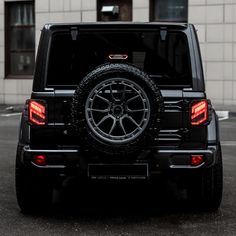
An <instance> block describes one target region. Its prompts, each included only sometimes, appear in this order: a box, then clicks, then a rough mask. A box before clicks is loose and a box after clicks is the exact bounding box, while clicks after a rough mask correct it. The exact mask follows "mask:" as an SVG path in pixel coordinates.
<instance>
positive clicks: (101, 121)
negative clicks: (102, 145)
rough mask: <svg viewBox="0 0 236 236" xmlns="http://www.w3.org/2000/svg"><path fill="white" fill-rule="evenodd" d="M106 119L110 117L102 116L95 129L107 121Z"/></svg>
mask: <svg viewBox="0 0 236 236" xmlns="http://www.w3.org/2000/svg"><path fill="white" fill-rule="evenodd" d="M108 118H111V116H110V115H107V116H104V117H103V118H102V119H101V120H100V121H99V122H98V123H97V124H96V127H98V126H99V125H101V124H102V123H103V122H104V121H105V120H107V119H108Z"/></svg>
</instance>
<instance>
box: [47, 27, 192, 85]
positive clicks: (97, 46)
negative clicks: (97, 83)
mask: <svg viewBox="0 0 236 236" xmlns="http://www.w3.org/2000/svg"><path fill="white" fill-rule="evenodd" d="M117 55H122V58H123V60H121V59H117V60H116V59H114V58H116V56H117ZM119 57H120V56H119ZM126 57H127V58H126ZM124 58H126V59H124ZM114 62H118V63H119V62H121V63H131V64H134V65H136V66H137V67H139V68H140V69H142V70H144V71H145V72H146V73H148V74H149V75H150V76H151V77H153V78H154V79H155V80H156V81H157V84H160V85H181V86H190V85H191V81H192V78H191V68H190V59H189V49H188V43H187V38H186V35H185V34H184V33H182V32H169V33H168V34H167V36H166V38H165V40H163V38H162V37H161V36H160V33H159V32H158V31H156V32H133V31H131V32H127V31H126V32H120V31H119V32H79V34H78V38H77V40H72V36H71V34H70V33H54V35H53V36H52V43H51V48H50V57H49V67H48V79H47V84H48V85H49V86H50V85H51V86H54V85H77V84H78V83H79V81H80V80H81V79H82V78H83V77H84V76H86V75H87V74H88V73H89V72H91V71H92V70H93V69H95V68H96V67H97V66H99V65H101V64H104V63H114Z"/></svg>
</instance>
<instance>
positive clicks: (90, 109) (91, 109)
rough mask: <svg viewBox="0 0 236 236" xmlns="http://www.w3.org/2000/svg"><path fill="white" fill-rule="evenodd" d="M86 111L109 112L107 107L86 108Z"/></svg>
mask: <svg viewBox="0 0 236 236" xmlns="http://www.w3.org/2000/svg"><path fill="white" fill-rule="evenodd" d="M87 111H95V112H101V113H107V112H109V109H104V110H101V109H94V108H88V109H87Z"/></svg>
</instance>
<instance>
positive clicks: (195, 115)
mask: <svg viewBox="0 0 236 236" xmlns="http://www.w3.org/2000/svg"><path fill="white" fill-rule="evenodd" d="M206 121H208V102H207V101H206V100H203V101H200V102H198V103H195V104H193V105H192V108H191V124H192V125H201V124H204V123H205V122H206Z"/></svg>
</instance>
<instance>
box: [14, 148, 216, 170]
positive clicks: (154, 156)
mask: <svg viewBox="0 0 236 236" xmlns="http://www.w3.org/2000/svg"><path fill="white" fill-rule="evenodd" d="M217 148H218V147H217V146H216V145H215V146H208V148H207V149H204V150H158V149H151V150H148V151H144V152H142V153H141V154H140V156H137V157H135V158H132V160H128V158H126V159H125V160H123V159H122V160H121V161H117V159H116V160H113V159H112V158H111V159H109V160H108V159H103V160H101V159H99V160H98V159H97V158H91V157H89V156H86V157H85V156H84V155H83V154H82V153H81V152H80V150H79V148H71V149H57V150H49V149H48V150H44V149H31V148H30V147H29V146H23V147H21V148H19V149H20V150H19V149H18V158H20V160H21V162H22V163H23V164H24V165H25V166H28V167H29V168H34V169H38V170H45V171H48V172H53V171H55V172H57V173H58V172H59V173H67V174H69V173H70V172H74V173H84V174H87V173H88V169H89V166H90V165H93V164H94V165H98V164H99V165H124V164H128V165H137V164H148V173H149V174H152V173H157V172H160V171H165V170H168V171H174V170H179V171H181V170H192V169H204V168H208V167H210V166H212V165H214V164H216V163H217V155H216V153H217ZM36 155H45V156H46V163H47V164H46V165H37V164H35V163H34V161H33V158H34V156H36ZM192 155H203V157H204V162H203V163H202V164H200V165H198V166H191V165H190V158H191V156H192ZM104 160H105V161H104Z"/></svg>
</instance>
